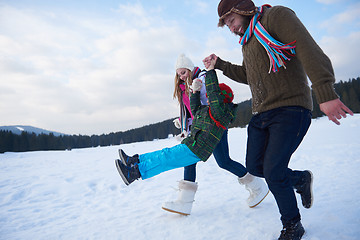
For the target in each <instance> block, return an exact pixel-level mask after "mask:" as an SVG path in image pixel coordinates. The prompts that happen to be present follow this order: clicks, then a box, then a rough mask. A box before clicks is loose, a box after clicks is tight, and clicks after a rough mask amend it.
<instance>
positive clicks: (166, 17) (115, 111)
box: [0, 0, 360, 135]
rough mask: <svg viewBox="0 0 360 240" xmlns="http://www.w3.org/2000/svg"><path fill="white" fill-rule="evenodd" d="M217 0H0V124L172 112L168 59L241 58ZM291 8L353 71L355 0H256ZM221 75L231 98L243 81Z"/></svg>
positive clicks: (101, 123)
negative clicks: (222, 20)
mask: <svg viewBox="0 0 360 240" xmlns="http://www.w3.org/2000/svg"><path fill="white" fill-rule="evenodd" d="M218 2H219V0H209V1H203V0H195V1H190V0H185V1H175V0H168V1H159V0H152V1H146V0H138V1H134V0H117V1H116V0H102V1H100V0H99V1H95V0H91V1H85V0H82V1H71V0H62V1H46V0H42V1H41V0H17V1H10V0H0V126H3V125H31V126H35V127H40V128H45V129H47V130H53V131H58V132H62V133H67V134H86V135H91V134H102V133H110V132H116V131H124V130H128V129H132V128H137V127H141V126H143V125H147V124H151V123H155V122H159V121H163V120H166V119H169V118H172V117H176V116H177V115H178V112H179V110H178V105H177V102H176V100H173V99H172V95H173V88H174V86H173V84H174V83H173V80H174V74H175V69H174V65H175V61H176V59H177V56H178V55H179V54H180V53H185V54H186V55H188V56H189V57H190V58H191V59H192V60H193V62H194V64H195V65H198V66H199V67H201V68H203V65H202V62H201V60H202V59H203V58H204V57H206V56H207V55H209V54H211V53H215V54H217V55H218V56H220V57H221V58H223V59H224V60H228V61H231V62H234V63H241V62H242V56H241V47H240V45H239V44H238V38H237V37H236V36H234V35H232V34H231V33H230V31H229V30H228V29H226V28H223V29H222V28H217V26H216V25H217V21H218V16H217V5H218ZM254 2H255V4H256V5H257V6H259V5H261V4H264V3H269V4H271V5H273V6H274V5H284V6H288V7H290V8H292V9H293V10H294V11H295V12H296V14H297V15H298V17H299V18H300V19H301V20H302V21H303V23H304V24H305V26H306V27H307V28H308V30H309V31H310V33H311V34H312V35H313V37H314V39H315V40H316V41H317V42H318V44H319V45H320V47H321V48H322V49H323V50H324V52H325V53H326V54H327V55H328V56H329V57H330V59H331V60H332V63H333V66H334V69H335V74H336V78H337V80H344V81H347V80H348V79H349V78H356V77H359V76H360V67H359V66H360V65H359V63H358V58H359V57H358V56H360V47H359V46H358V44H359V43H360V3H359V1H357V0H318V1H315V0H304V1H296V0H291V1H285V0H270V1H254ZM219 76H220V80H221V81H224V82H226V83H228V84H229V85H230V86H231V87H232V88H233V89H234V91H235V94H236V95H235V101H236V102H241V101H243V100H247V99H249V98H250V91H249V89H248V87H247V86H242V85H239V84H237V83H233V82H230V81H229V80H227V79H226V78H225V77H222V74H219Z"/></svg>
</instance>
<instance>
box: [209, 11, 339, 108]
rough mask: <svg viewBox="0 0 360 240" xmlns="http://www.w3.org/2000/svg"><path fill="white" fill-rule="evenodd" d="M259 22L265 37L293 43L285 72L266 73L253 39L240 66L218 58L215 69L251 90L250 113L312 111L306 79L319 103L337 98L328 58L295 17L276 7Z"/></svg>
mask: <svg viewBox="0 0 360 240" xmlns="http://www.w3.org/2000/svg"><path fill="white" fill-rule="evenodd" d="M264 11H265V12H264V15H263V16H262V18H261V20H260V22H261V24H262V25H263V26H264V28H265V29H266V30H267V31H268V33H269V34H270V35H271V36H272V37H273V38H275V39H276V40H278V41H280V42H282V43H285V44H286V43H290V42H293V41H295V40H296V43H295V45H296V48H295V51H296V55H295V56H293V57H291V60H290V61H286V69H285V68H283V67H281V68H280V69H279V70H278V72H275V73H274V72H271V73H268V71H269V65H270V61H269V57H268V55H267V53H266V51H265V49H264V48H263V47H262V46H261V45H260V43H259V42H258V40H257V39H256V37H255V36H252V37H251V38H250V39H249V41H248V42H247V43H246V44H245V45H244V46H243V48H242V52H243V59H244V60H243V65H242V66H240V65H234V64H231V63H229V62H225V61H223V60H222V59H220V58H218V59H217V61H216V64H215V68H216V69H220V70H222V71H223V73H224V75H226V76H227V77H229V78H231V79H233V80H234V81H237V82H240V83H245V84H248V85H249V86H250V89H251V93H252V110H253V113H260V112H264V111H267V110H270V109H274V108H277V107H282V106H302V107H305V108H307V109H310V110H312V98H311V94H310V88H309V86H308V81H307V76H308V77H309V79H310V81H311V82H312V86H311V87H312V89H313V90H314V92H315V95H316V98H317V101H318V103H319V104H320V103H323V102H327V101H330V100H333V99H336V98H338V96H337V94H336V93H335V90H334V82H335V77H334V71H333V68H332V65H331V62H330V60H329V58H328V57H327V56H326V55H325V54H324V52H323V51H322V50H321V49H320V47H319V46H318V45H317V44H316V42H315V41H314V39H313V38H312V37H311V35H310V34H309V32H308V31H307V30H306V28H305V27H304V25H303V24H302V23H301V21H300V20H299V19H298V18H297V17H296V15H295V13H294V12H293V11H292V10H290V9H289V8H286V7H282V6H276V7H272V8H267V9H265V10H264Z"/></svg>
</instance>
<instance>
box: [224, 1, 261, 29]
mask: <svg viewBox="0 0 360 240" xmlns="http://www.w3.org/2000/svg"><path fill="white" fill-rule="evenodd" d="M256 12H257V8H256V7H255V4H254V3H253V1H251V0H221V1H220V3H219V5H218V14H219V18H220V19H219V23H218V27H223V26H224V25H225V23H224V18H225V17H226V16H227V15H229V14H230V13H237V14H239V15H243V16H252V15H254V14H255V13H256Z"/></svg>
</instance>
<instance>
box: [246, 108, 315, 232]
mask: <svg viewBox="0 0 360 240" xmlns="http://www.w3.org/2000/svg"><path fill="white" fill-rule="evenodd" d="M310 123H311V111H310V110H308V109H305V108H302V107H296V106H295V107H280V108H276V109H273V110H270V111H266V112H263V113H260V114H257V115H255V116H253V117H252V119H251V121H250V123H249V126H248V142H247V152H246V168H247V170H248V171H249V172H250V173H251V174H253V175H255V176H258V177H264V178H265V180H266V182H267V184H268V186H269V189H270V191H271V192H272V194H273V195H274V197H275V200H276V203H277V205H278V208H279V212H280V214H281V221H282V222H283V224H284V225H286V224H287V223H289V222H293V221H298V220H300V213H299V209H298V207H297V202H296V197H295V193H294V186H295V185H296V184H297V183H298V182H299V180H300V179H301V177H302V174H303V173H302V171H293V170H291V169H290V168H288V164H289V161H290V158H291V155H292V154H293V153H294V152H295V150H296V149H297V147H298V146H299V145H300V143H301V141H302V139H303V138H304V136H305V134H306V132H307V130H308V129H309V126H310Z"/></svg>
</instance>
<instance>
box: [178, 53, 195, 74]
mask: <svg viewBox="0 0 360 240" xmlns="http://www.w3.org/2000/svg"><path fill="white" fill-rule="evenodd" d="M179 68H186V69H189V70H190V71H192V70H193V69H194V64H193V62H192V61H191V60H190V58H188V57H186V56H185V54H183V53H182V54H180V56H179V57H178V59H177V61H176V65H175V70H177V69H179Z"/></svg>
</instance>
